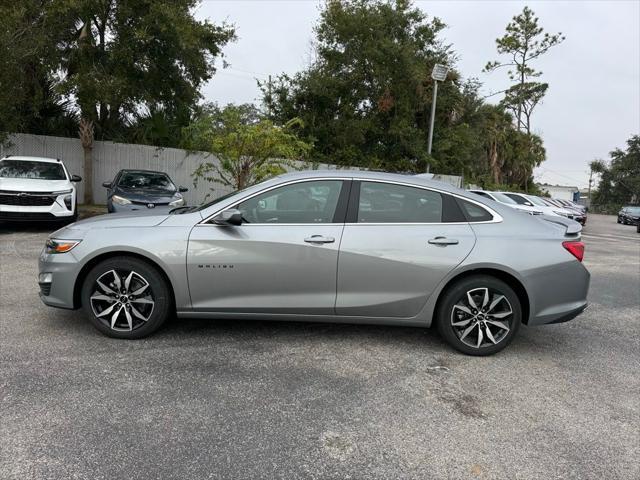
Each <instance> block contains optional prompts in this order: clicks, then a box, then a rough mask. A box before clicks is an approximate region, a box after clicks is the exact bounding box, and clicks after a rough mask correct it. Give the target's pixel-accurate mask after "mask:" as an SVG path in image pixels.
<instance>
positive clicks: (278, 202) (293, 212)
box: [237, 180, 343, 223]
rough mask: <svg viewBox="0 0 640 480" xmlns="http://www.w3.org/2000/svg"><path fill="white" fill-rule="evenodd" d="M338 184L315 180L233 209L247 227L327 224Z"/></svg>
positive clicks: (333, 211) (266, 194) (334, 201)
mask: <svg viewBox="0 0 640 480" xmlns="http://www.w3.org/2000/svg"><path fill="white" fill-rule="evenodd" d="M342 184H343V182H342V180H318V181H313V182H299V183H294V184H291V185H285V186H284V187H279V188H276V189H273V190H269V191H268V192H265V193H263V194H260V195H256V196H255V197H253V198H250V199H249V200H246V201H244V202H242V203H240V204H239V205H238V206H237V208H238V209H239V210H240V211H241V212H242V216H243V218H244V220H245V222H247V223H331V222H333V216H334V214H335V212H336V206H337V205H338V198H339V197H340V190H341V189H342Z"/></svg>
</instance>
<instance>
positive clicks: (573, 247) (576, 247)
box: [562, 242, 584, 262]
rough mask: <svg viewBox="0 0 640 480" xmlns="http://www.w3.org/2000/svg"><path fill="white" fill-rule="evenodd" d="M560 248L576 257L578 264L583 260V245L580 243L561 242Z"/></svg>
mask: <svg viewBox="0 0 640 480" xmlns="http://www.w3.org/2000/svg"><path fill="white" fill-rule="evenodd" d="M562 246H563V247H564V248H566V249H567V251H568V252H569V253H570V254H571V255H573V256H574V257H576V258H577V259H578V261H579V262H581V261H582V259H583V258H584V243H582V242H562Z"/></svg>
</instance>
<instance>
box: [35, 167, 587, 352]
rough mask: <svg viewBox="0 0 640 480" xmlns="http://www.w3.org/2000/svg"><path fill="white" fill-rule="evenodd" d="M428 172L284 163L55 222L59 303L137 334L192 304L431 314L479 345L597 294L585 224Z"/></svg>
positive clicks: (381, 316) (103, 326) (50, 247)
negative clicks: (167, 200)
mask: <svg viewBox="0 0 640 480" xmlns="http://www.w3.org/2000/svg"><path fill="white" fill-rule="evenodd" d="M541 217H542V216H532V215H523V214H522V213H521V212H517V211H514V210H513V209H511V208H509V207H506V206H503V205H501V204H499V203H496V202H493V201H491V200H483V199H482V198H481V197H479V196H477V195H475V194H471V193H467V192H465V191H463V190H460V189H457V188H454V187H451V186H448V185H445V184H441V183H438V182H433V181H430V180H426V179H423V178H419V177H412V176H404V175H394V174H383V173H374V172H353V171H325V172H322V171H313V172H299V173H294V174H287V175H282V176H279V177H276V178H273V179H271V180H268V181H266V182H263V183H261V184H259V185H255V186H253V187H250V188H248V189H246V190H243V191H240V192H236V193H233V194H230V195H227V196H225V197H222V198H219V199H217V200H215V201H213V202H211V203H208V204H205V205H202V206H200V207H183V208H178V209H175V210H174V211H173V212H171V214H163V215H144V216H141V215H127V214H112V215H108V216H101V217H95V218H92V219H87V220H84V221H81V222H78V223H75V224H73V225H70V226H68V227H66V228H63V229H61V230H58V231H57V232H54V233H53V234H51V236H50V238H49V239H48V240H47V245H46V246H45V248H44V250H43V252H42V254H41V257H40V265H39V284H40V289H41V294H40V295H41V298H42V300H43V302H44V303H46V304H47V305H51V306H55V307H62V308H70V309H72V308H83V309H84V311H85V312H86V315H87V317H88V319H89V320H90V321H91V322H92V323H93V325H94V326H95V327H96V328H97V329H98V330H100V331H101V332H103V333H105V334H107V335H109V336H112V337H117V338H126V339H130V338H140V337H144V336H146V335H149V334H150V333H152V332H154V331H156V330H157V329H158V328H159V327H160V326H161V325H162V323H163V322H164V321H165V320H166V319H167V318H168V317H169V316H170V315H172V314H174V312H175V313H177V316H178V317H182V318H232V319H274V320H295V321H314V322H315V321H329V322H345V323H371V324H387V325H403V326H420V327H429V326H431V325H434V324H435V325H436V326H437V328H438V330H439V332H440V333H441V335H442V336H443V338H444V339H445V340H446V341H447V342H448V343H449V344H451V345H452V346H453V347H455V348H456V349H458V350H460V351H462V352H464V353H467V354H471V355H488V354H492V353H495V352H497V351H499V350H501V349H502V348H504V347H505V346H506V345H507V344H508V343H509V342H510V341H511V340H512V339H513V337H514V335H515V334H516V332H517V331H518V328H519V326H520V324H521V323H525V324H527V325H531V326H533V325H541V324H548V323H558V322H564V321H567V320H570V319H572V318H574V317H575V316H576V315H578V314H579V313H581V312H582V311H583V310H584V309H585V308H586V306H587V291H588V288H589V273H588V271H587V270H586V268H585V267H584V266H583V265H582V263H581V260H582V255H583V250H584V245H583V244H582V242H581V241H580V230H581V227H580V225H579V224H577V223H576V222H573V221H570V220H567V219H564V218H562V217H554V218H549V217H545V218H541Z"/></svg>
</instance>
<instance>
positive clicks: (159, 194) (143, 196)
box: [113, 187, 182, 203]
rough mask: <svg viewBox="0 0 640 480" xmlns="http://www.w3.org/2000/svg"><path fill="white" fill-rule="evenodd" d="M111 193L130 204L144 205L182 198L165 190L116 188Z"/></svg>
mask: <svg viewBox="0 0 640 480" xmlns="http://www.w3.org/2000/svg"><path fill="white" fill-rule="evenodd" d="M113 193H114V194H115V195H119V196H121V197H124V198H126V199H127V200H131V201H132V202H145V203H169V202H172V201H173V200H176V199H177V198H182V195H180V194H179V193H178V192H167V191H166V190H153V189H140V188H122V187H118V188H116V189H115V190H114V191H113Z"/></svg>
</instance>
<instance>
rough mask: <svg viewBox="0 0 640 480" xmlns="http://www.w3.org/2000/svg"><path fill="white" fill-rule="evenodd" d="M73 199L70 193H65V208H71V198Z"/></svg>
mask: <svg viewBox="0 0 640 480" xmlns="http://www.w3.org/2000/svg"><path fill="white" fill-rule="evenodd" d="M72 199H73V196H72V195H67V196H65V197H64V204H65V206H66V207H67V210H72V206H71V200H72Z"/></svg>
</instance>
